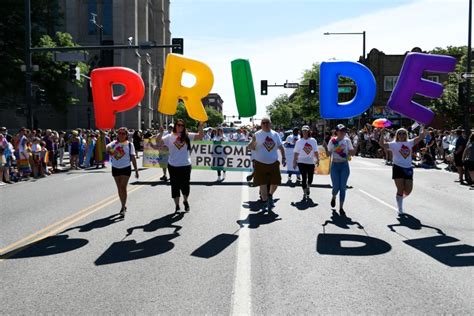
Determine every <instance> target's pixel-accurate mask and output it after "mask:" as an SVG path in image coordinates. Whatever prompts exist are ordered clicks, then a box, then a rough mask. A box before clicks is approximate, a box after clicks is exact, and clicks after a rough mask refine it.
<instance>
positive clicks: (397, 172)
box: [392, 165, 413, 180]
mask: <svg viewBox="0 0 474 316" xmlns="http://www.w3.org/2000/svg"><path fill="white" fill-rule="evenodd" d="M392 179H407V180H413V168H411V167H410V168H402V167H400V166H397V165H393V167H392Z"/></svg>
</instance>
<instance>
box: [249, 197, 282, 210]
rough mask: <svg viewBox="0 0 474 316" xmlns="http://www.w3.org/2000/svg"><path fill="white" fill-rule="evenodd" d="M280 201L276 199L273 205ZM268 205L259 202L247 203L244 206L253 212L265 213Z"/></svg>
mask: <svg viewBox="0 0 474 316" xmlns="http://www.w3.org/2000/svg"><path fill="white" fill-rule="evenodd" d="M279 200H280V199H274V200H273V203H277V202H278V201H279ZM266 205H267V204H266V203H263V202H262V201H261V200H258V201H245V202H244V203H243V204H242V207H243V208H246V209H249V210H250V211H252V212H259V211H263V210H264V208H265V206H266Z"/></svg>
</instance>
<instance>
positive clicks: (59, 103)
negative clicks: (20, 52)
mask: <svg viewBox="0 0 474 316" xmlns="http://www.w3.org/2000/svg"><path fill="white" fill-rule="evenodd" d="M38 46H39V47H58V46H65V47H74V46H77V44H75V43H74V42H73V40H72V36H71V35H70V34H68V33H62V32H56V36H55V38H54V39H53V38H51V37H50V36H49V35H43V36H42V37H41V38H40V40H39V45H38ZM53 55H54V53H52V52H45V53H41V54H35V55H34V56H33V57H34V58H33V63H34V64H37V65H39V69H40V70H39V71H38V72H36V73H34V75H33V81H34V82H36V83H38V84H39V86H40V87H42V88H43V89H45V90H46V96H47V101H48V103H50V104H52V105H53V106H54V108H55V109H57V110H59V111H67V108H68V106H69V105H72V104H74V103H75V102H77V100H76V99H74V98H73V97H72V96H71V94H70V93H69V92H67V83H68V82H70V79H69V63H65V62H55V61H53ZM77 66H78V67H79V68H80V69H81V73H82V74H84V73H87V72H88V71H89V67H88V66H87V65H86V64H84V63H82V62H81V63H78V64H77ZM84 82H85V79H84V78H81V80H80V81H77V80H74V83H76V84H77V85H78V86H82V85H83V83H84Z"/></svg>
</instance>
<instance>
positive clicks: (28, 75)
mask: <svg viewBox="0 0 474 316" xmlns="http://www.w3.org/2000/svg"><path fill="white" fill-rule="evenodd" d="M32 76H33V68H32V60H31V3H30V0H25V105H26V107H27V109H28V117H27V126H28V128H29V129H33V109H32V104H31V99H32V96H31V80H32Z"/></svg>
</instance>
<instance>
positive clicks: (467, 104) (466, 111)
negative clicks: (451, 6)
mask: <svg viewBox="0 0 474 316" xmlns="http://www.w3.org/2000/svg"><path fill="white" fill-rule="evenodd" d="M471 30H472V0H469V18H468V31H467V73H468V74H470V73H471V71H472V67H471V62H472V47H471ZM466 85H467V96H466V101H465V104H464V131H465V132H466V135H469V132H470V130H471V117H472V116H473V115H474V114H473V113H470V112H471V78H470V77H469V76H468V77H467V78H466Z"/></svg>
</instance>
